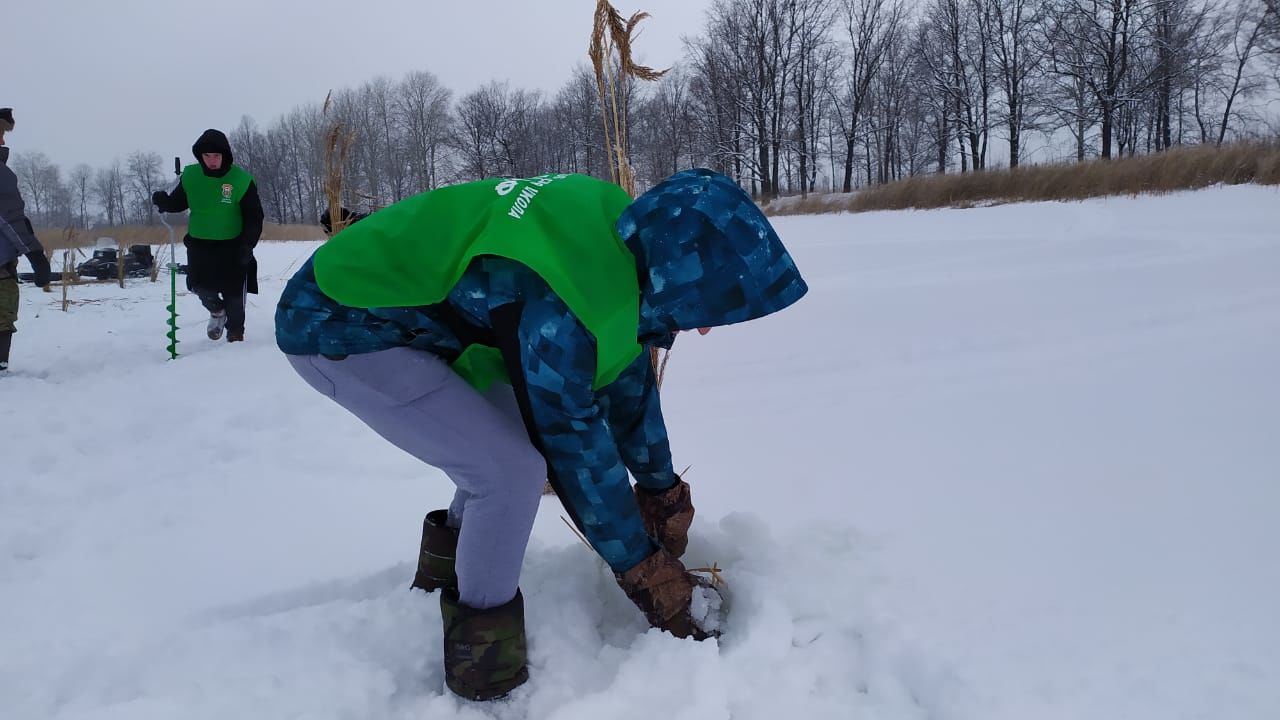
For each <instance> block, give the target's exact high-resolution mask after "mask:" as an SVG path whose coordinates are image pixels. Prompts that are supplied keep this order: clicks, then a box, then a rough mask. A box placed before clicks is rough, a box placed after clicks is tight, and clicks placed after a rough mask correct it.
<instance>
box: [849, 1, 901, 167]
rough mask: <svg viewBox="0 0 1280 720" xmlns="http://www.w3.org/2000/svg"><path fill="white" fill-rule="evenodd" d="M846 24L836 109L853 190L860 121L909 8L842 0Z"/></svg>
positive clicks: (898, 4) (889, 2) (897, 5)
mask: <svg viewBox="0 0 1280 720" xmlns="http://www.w3.org/2000/svg"><path fill="white" fill-rule="evenodd" d="M842 2H843V10H844V14H843V17H842V18H841V19H842V24H843V27H844V31H845V38H846V39H847V40H848V45H847V47H846V52H847V60H846V66H845V67H846V68H847V69H846V71H845V72H843V73H840V76H841V77H840V79H839V80H837V85H836V89H834V96H833V103H832V111H833V112H834V113H835V117H836V119H837V122H838V123H839V125H840V132H841V135H843V136H844V141H845V146H844V151H845V152H844V182H843V185H842V187H843V189H844V192H851V191H852V190H853V160H854V157H853V156H854V149H855V148H856V147H857V144H858V140H859V133H860V132H861V130H862V128H861V126H860V123H861V121H862V119H863V117H862V116H863V114H864V113H865V112H866V109H867V101H868V97H869V95H870V92H871V83H872V81H874V80H875V78H876V76H877V75H878V74H879V72H880V68H881V66H882V65H883V64H884V61H885V57H886V55H887V54H888V52H889V47H890V45H891V43H892V42H893V39H894V38H895V37H896V36H897V33H898V29H899V26H900V25H901V24H902V22H903V19H904V16H905V10H904V8H903V5H902V3H901V2H898V0H842Z"/></svg>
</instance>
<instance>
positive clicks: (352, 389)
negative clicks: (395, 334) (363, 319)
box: [289, 348, 547, 608]
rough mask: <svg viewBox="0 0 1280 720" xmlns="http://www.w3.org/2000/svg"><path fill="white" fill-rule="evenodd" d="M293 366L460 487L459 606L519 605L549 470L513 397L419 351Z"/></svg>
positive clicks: (295, 361) (453, 521) (301, 358)
mask: <svg viewBox="0 0 1280 720" xmlns="http://www.w3.org/2000/svg"><path fill="white" fill-rule="evenodd" d="M289 362H290V364H292V365H293V368H294V369H295V370H297V371H298V374H299V375H301V376H302V378H303V379H304V380H306V381H307V384H309V385H311V387H313V388H315V389H316V390H318V391H320V392H321V393H323V394H324V395H327V396H328V397H330V398H332V399H333V400H334V401H335V402H337V403H338V404H339V405H341V406H342V407H344V408H346V409H347V410H349V411H350V412H351V413H352V414H354V415H355V416H356V417H358V418H360V420H362V421H363V422H364V424H365V425H368V426H369V427H370V428H372V429H373V431H374V432H376V433H378V434H379V435H381V436H382V437H384V438H386V439H387V440H388V441H390V442H391V443H392V444H393V445H395V446H396V447H398V448H400V449H401V450H404V451H405V452H407V453H409V454H410V455H412V456H414V457H416V458H418V459H419V460H421V461H422V462H424V463H427V464H428V465H432V466H434V467H437V468H439V469H441V470H443V471H444V473H445V474H446V475H448V476H449V479H450V480H452V481H453V484H454V485H456V486H457V491H456V492H455V494H454V498H453V504H452V505H451V506H450V507H449V524H450V525H451V526H454V527H459V528H460V529H461V533H460V535H459V537H458V558H457V564H456V567H457V573H458V593H459V596H460V597H459V599H460V600H461V601H462V603H463V604H464V605H468V606H470V607H473V608H491V607H497V606H499V605H502V604H503V603H506V602H507V601H509V600H511V598H513V597H515V594H516V587H517V586H518V584H519V582H520V564H521V562H522V561H523V559H524V551H525V547H526V546H527V545H528V543H529V533H530V532H531V531H532V529H533V519H534V516H535V515H536V514H537V512H538V502H539V500H540V498H541V495H542V485H543V481H544V480H545V479H546V477H547V471H546V463H545V461H544V460H543V459H542V455H541V454H539V453H538V451H537V450H535V449H534V447H533V445H532V443H530V442H529V436H528V433H527V432H526V431H525V427H524V423H523V421H522V420H521V419H520V410H519V407H518V406H517V404H516V400H515V396H514V395H513V394H512V392H511V388H510V387H509V386H507V385H497V386H495V387H494V389H493V390H491V391H490V392H489V393H488V394H487V395H481V394H480V393H478V392H476V391H475V389H474V388H472V387H471V386H470V385H468V384H466V383H465V382H463V380H462V378H460V377H458V375H457V374H456V373H454V372H453V371H452V370H450V369H449V367H448V366H447V365H446V364H445V363H444V361H442V360H441V359H440V358H438V357H436V356H435V355H432V354H431V353H427V352H423V351H421V350H414V349H412V348H393V349H391V350H383V351H381V352H375V353H368V354H362V355H349V356H347V357H346V358H344V359H342V360H329V359H327V358H324V357H322V356H319V355H291V356H289ZM464 517H465V520H466V522H463V519H464Z"/></svg>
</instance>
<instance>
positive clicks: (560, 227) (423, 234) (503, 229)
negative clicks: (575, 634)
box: [314, 175, 641, 391]
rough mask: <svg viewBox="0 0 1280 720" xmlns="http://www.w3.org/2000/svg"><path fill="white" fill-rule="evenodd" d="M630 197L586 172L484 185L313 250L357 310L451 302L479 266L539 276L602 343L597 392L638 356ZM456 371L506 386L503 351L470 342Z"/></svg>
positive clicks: (404, 206) (439, 193)
mask: <svg viewBox="0 0 1280 720" xmlns="http://www.w3.org/2000/svg"><path fill="white" fill-rule="evenodd" d="M630 203H631V198H630V197H629V196H628V195H627V193H626V192H625V191H624V190H622V188H620V187H618V186H617V185H613V184H611V183H607V182H603V181H601V180H596V179H595V178H591V177H587V176H585V175H543V176H540V177H536V178H526V179H521V180H481V181H479V182H472V183H465V184H462V185H454V186H451V187H445V188H440V189H439V190H433V191H430V192H426V193H422V194H420V195H415V196H413V197H410V198H407V199H405V200H402V201H401V202H398V203H396V204H394V205H392V206H390V207H388V208H385V209H383V210H379V211H378V212H376V213H373V214H372V215H370V216H369V217H368V218H365V219H364V220H361V221H360V222H358V223H356V224H354V225H351V226H349V227H347V228H346V229H345V230H343V231H342V232H339V233H338V234H337V235H334V236H333V237H332V238H331V239H330V240H329V241H328V242H327V243H325V244H324V245H323V246H322V247H321V248H320V249H319V250H317V251H316V253H315V261H314V268H315V274H316V283H317V284H318V285H319V286H320V289H321V290H322V291H323V292H324V293H325V294H326V295H328V296H329V297H331V298H333V299H334V300H336V301H337V302H339V303H341V304H343V305H346V306H348V307H358V308H371V307H415V306H419V305H433V304H435V303H438V302H440V301H442V300H444V299H445V297H446V296H447V295H448V294H449V291H450V290H452V289H453V287H454V285H456V284H457V282H458V279H459V278H460V277H462V273H463V272H464V271H465V270H466V269H467V266H468V265H469V264H470V263H471V261H472V259H473V258H475V257H477V256H481V255H496V256H499V257H505V258H510V259H512V260H515V261H516V262H519V263H521V264H522V265H524V266H525V267H528V268H529V269H531V270H533V271H534V272H536V273H537V274H538V275H539V276H541V277H542V279H543V280H544V281H546V283H547V285H548V286H550V287H551V289H552V291H553V292H555V293H556V295H557V296H559V297H560V299H561V300H563V301H564V303H565V305H566V306H568V308H569V310H570V311H572V312H573V314H574V317H576V318H577V319H578V321H579V322H581V323H582V325H583V327H585V328H586V329H587V331H588V332H590V333H591V334H592V336H593V337H594V338H595V340H596V373H595V383H594V386H595V387H596V388H597V389H598V388H600V387H603V386H605V385H608V384H609V383H611V382H613V381H614V380H615V379H617V377H618V375H619V374H620V373H621V372H622V371H623V370H624V369H626V367H627V366H628V365H630V364H631V362H632V361H633V360H635V358H636V357H637V356H638V355H639V354H640V352H641V348H640V344H639V343H638V342H637V340H636V336H637V334H638V330H639V323H640V287H639V282H638V280H637V278H636V262H635V257H634V256H633V255H632V254H631V251H629V250H627V248H626V246H625V245H623V244H622V241H621V239H619V238H618V234H617V231H616V230H615V229H614V224H615V223H616V222H617V220H618V217H619V216H620V215H621V214H622V211H623V210H624V209H626V207H627V205H629V204H630ZM453 369H454V370H455V371H457V372H458V374H460V375H461V376H462V377H463V378H464V379H465V380H467V382H469V383H470V384H471V385H472V386H474V387H476V388H477V389H480V390H482V391H483V390H484V389H486V388H488V386H489V385H490V384H491V383H493V382H495V381H503V382H506V381H508V379H507V374H506V370H505V367H504V365H503V363H502V358H501V356H500V355H499V354H498V352H497V350H496V349H494V348H487V347H483V346H478V345H472V346H470V348H468V350H467V352H464V353H463V355H462V357H460V358H458V360H457V361H456V362H454V364H453Z"/></svg>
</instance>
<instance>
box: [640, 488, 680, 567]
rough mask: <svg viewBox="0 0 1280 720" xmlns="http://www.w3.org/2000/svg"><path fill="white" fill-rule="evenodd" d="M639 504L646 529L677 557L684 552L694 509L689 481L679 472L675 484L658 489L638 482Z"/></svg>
mask: <svg viewBox="0 0 1280 720" xmlns="http://www.w3.org/2000/svg"><path fill="white" fill-rule="evenodd" d="M636 504H637V505H639V506H640V518H641V520H643V521H644V529H645V532H647V533H649V536H650V537H652V538H653V539H654V540H657V541H658V544H659V545H661V546H662V547H663V549H665V550H666V551H667V552H669V553H671V555H672V556H673V557H677V558H678V557H680V556H681V555H684V551H685V548H687V547H688V546H689V526H690V525H692V524H693V512H694V510H693V499H692V498H691V497H690V494H689V483H687V482H685V481H684V480H681V479H680V478H679V476H677V477H676V484H675V485H672V486H671V487H670V488H667V489H666V490H662V491H659V492H656V493H655V492H652V491H649V490H646V489H644V488H642V487H640V486H639V485H637V486H636Z"/></svg>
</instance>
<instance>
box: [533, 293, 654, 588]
mask: <svg viewBox="0 0 1280 720" xmlns="http://www.w3.org/2000/svg"><path fill="white" fill-rule="evenodd" d="M519 339H520V347H521V362H522V364H523V365H524V374H525V381H526V383H527V384H528V393H529V404H530V410H531V412H532V414H533V419H534V424H535V425H536V427H537V431H538V434H539V436H540V438H541V440H542V444H543V453H544V455H545V456H546V458H547V463H548V464H549V465H550V469H551V471H552V472H554V473H555V475H556V478H557V480H558V484H559V486H560V487H559V493H560V500H561V502H562V503H564V504H565V506H566V507H567V508H569V509H570V512H572V513H573V514H574V515H575V516H576V517H577V519H578V521H579V523H580V524H581V527H582V530H583V534H585V535H586V538H587V541H588V542H590V543H591V546H592V547H593V548H595V550H596V552H598V553H599V554H600V556H601V557H602V558H604V560H605V562H607V563H609V566H610V567H611V568H612V569H613V570H614V571H615V572H625V571H626V570H629V569H630V568H632V567H634V566H635V565H636V564H637V563H639V562H640V561H641V560H643V559H645V558H647V557H648V556H650V555H652V554H653V552H654V551H655V550H656V549H657V548H656V546H655V545H654V544H653V542H652V541H651V540H650V539H649V537H648V535H646V534H645V532H644V526H643V524H642V523H641V520H640V511H639V509H638V508H637V506H636V501H635V497H634V495H633V494H632V491H631V483H630V481H629V480H628V479H627V468H626V466H625V465H624V464H623V461H622V456H621V454H620V453H619V451H618V444H617V442H616V441H615V440H614V436H613V433H612V432H611V431H610V427H609V422H608V418H607V412H606V410H605V408H604V407H603V406H602V404H601V403H599V402H597V399H596V393H595V392H594V391H593V389H592V382H593V380H594V377H595V366H596V353H595V340H594V339H593V338H592V336H591V335H590V333H588V332H587V331H586V329H585V328H583V327H582V325H581V324H580V323H579V322H578V320H577V318H575V317H574V316H573V314H572V313H570V312H569V309H568V308H567V307H565V305H564V303H563V302H561V301H560V300H559V299H557V298H555V297H554V296H547V297H544V298H542V299H538V300H534V301H530V302H527V303H526V304H525V307H524V312H523V313H522V315H521V318H520V328H519Z"/></svg>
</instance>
